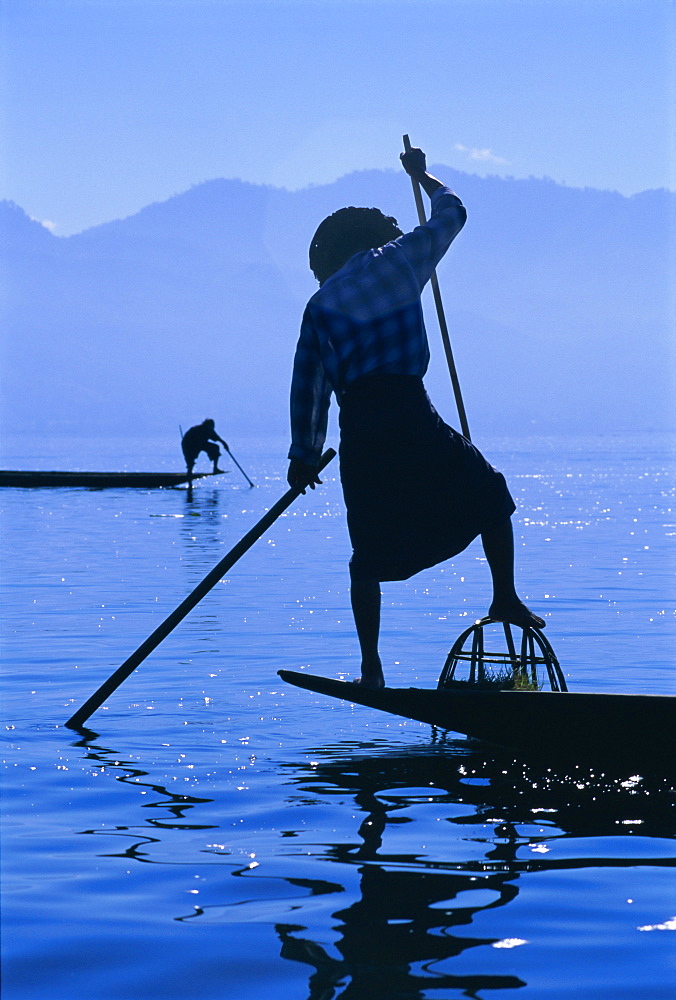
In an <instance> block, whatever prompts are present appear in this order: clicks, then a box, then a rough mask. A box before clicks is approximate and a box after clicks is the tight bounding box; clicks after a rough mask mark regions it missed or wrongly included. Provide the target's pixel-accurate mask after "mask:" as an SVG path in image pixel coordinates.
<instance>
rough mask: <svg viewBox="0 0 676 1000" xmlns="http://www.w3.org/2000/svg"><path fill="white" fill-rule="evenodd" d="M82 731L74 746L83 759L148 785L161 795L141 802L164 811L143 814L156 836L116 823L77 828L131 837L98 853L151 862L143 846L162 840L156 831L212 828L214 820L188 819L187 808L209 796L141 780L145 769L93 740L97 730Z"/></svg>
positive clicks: (143, 787)
mask: <svg viewBox="0 0 676 1000" xmlns="http://www.w3.org/2000/svg"><path fill="white" fill-rule="evenodd" d="M84 732H86V733H88V735H85V737H84V738H83V739H82V740H79V741H78V742H77V743H75V744H74V746H78V747H83V748H84V749H85V750H86V753H85V754H84V756H83V760H85V761H87V762H88V763H89V765H90V766H93V767H98V769H99V771H100V773H101V774H104V773H112V774H113V775H114V777H115V780H116V781H119V782H121V783H122V784H125V785H129V786H132V787H133V788H135V789H136V788H138V789H139V790H140V791H141V792H144V791H146V790H147V789H151V790H152V791H153V792H155V793H156V794H157V795H159V796H160V799H159V800H150V801H148V802H144V803H143V808H145V809H160V810H162V811H163V812H164V813H165V815H163V816H148V817H146V818H145V821H144V824H143V826H142V829H143V828H145V827H146V825H147V827H149V828H151V829H153V830H154V831H158V833H157V835H156V836H150V835H149V834H145V835H143V836H142V837H139V834H138V832H136V830H137V829H138V828H133V827H130V826H128V825H118V826H115V828H114V830H113V831H111V830H109V829H106V830H93V829H92V830H82V831H80V832H81V833H83V834H91V835H93V836H97V835H103V836H106V837H110V836H117V837H123V838H125V839H131V840H132V841H133V843H132V844H130V845H129V846H127V847H126V848H125V849H124V850H123V851H113V852H111V853H108V854H102V855H100V856H101V857H104V858H105V857H109V858H116V857H121V858H128V859H133V860H134V861H143V862H145V863H153V862H154V859H153V858H152V857H150V856H149V854H148V852H147V850H144V848H146V849H147V848H148V847H150V845H151V844H160V843H161V841H162V837H161V836H160V834H159V831H162V830H209V829H213V828H214V824H212V823H195V822H189V820H190V819H192V815H191V812H190V810H193V809H194V808H195V807H196V806H199V805H203V804H204V803H207V802H212V801H213V800H212V799H209V798H202V797H197V796H195V795H187V794H185V793H178V792H172V791H170V790H169V789H168V788H167V787H165V786H164V785H160V784H157V783H155V782H153V781H143V778H147V777H148V771H144V770H143V769H142V768H140V767H138V765H137V764H134V763H133V762H132V761H127V760H124V759H121V757H120V754H119V753H118V752H117V751H116V750H112V749H110V748H109V747H103V746H100V745H99V744H97V743H96V742H95V740H96V739H97V738H98V737H97V734H96V733H92V732H89V731H84ZM188 863H189V862H187V861H186V864H188Z"/></svg>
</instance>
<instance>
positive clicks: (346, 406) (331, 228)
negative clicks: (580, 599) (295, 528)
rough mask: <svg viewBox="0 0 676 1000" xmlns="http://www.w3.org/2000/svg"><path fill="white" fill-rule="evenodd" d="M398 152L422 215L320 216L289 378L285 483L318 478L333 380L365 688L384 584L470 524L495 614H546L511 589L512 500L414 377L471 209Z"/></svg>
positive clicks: (379, 675)
mask: <svg viewBox="0 0 676 1000" xmlns="http://www.w3.org/2000/svg"><path fill="white" fill-rule="evenodd" d="M401 162H402V165H403V167H404V170H405V171H406V172H407V173H408V174H409V176H411V177H412V178H413V179H414V180H416V181H418V182H419V183H420V185H421V186H422V188H423V190H424V191H425V193H426V194H427V195H428V196H429V198H430V201H431V218H430V219H429V221H428V222H426V223H425V224H424V225H421V226H418V227H417V228H416V229H414V230H413V231H412V232H410V233H407V234H406V235H404V234H403V233H402V232H401V230H400V229H399V227H398V226H397V222H396V220H395V219H393V218H392V217H391V216H386V215H383V214H382V212H380V211H379V209H377V208H342V209H340V210H339V211H337V212H335V213H334V214H333V215H331V216H329V217H328V218H326V219H325V220H324V221H323V222H322V223H321V225H320V226H319V228H318V229H317V232H316V233H315V235H314V237H313V239H312V243H311V245H310V268H311V270H312V271H313V273H314V275H315V277H316V278H317V280H318V281H319V286H320V287H319V290H318V291H317V292H315V294H314V295H313V296H312V298H311V299H310V301H309V302H308V304H307V306H306V309H305V313H304V316H303V321H302V324H301V330H300V337H299V339H298V345H297V347H296V354H295V359H294V367H293V378H292V384H291V437H292V443H291V448H290V450H289V459H290V463H289V470H288V481H289V484H290V485H291V486H300V485H309V486H310V487H311V488H312V489H314V488H315V483H320V482H321V480H320V479H319V478H318V475H317V467H318V462H319V458H320V455H321V452H322V447H323V445H324V439H325V436H326V426H327V418H328V409H329V403H330V397H331V393H332V392H333V393H335V395H336V399H337V401H338V404H339V406H340V477H341V482H342V487H343V496H344V498H345V505H346V507H347V524H348V530H349V534H350V541H351V543H352V549H353V552H352V558H351V559H350V578H351V588H350V594H351V601H352V611H353V614H354V620H355V625H356V629H357V636H358V639H359V645H360V649H361V656H362V661H361V676H360V677H359V678H358V679H357V683H361V684H364V685H366V686H368V687H382V686H384V683H385V682H384V677H383V670H382V664H381V660H380V655H379V651H378V637H379V631H380V603H381V593H380V584H381V582H383V581H385V580H406V579H408V578H409V577H410V576H413V575H414V574H415V573H418V572H419V571H420V570H422V569H425V568H427V567H430V566H434V565H436V564H437V563H439V562H442V561H443V560H445V559H450V558H452V557H453V556H455V555H457V554H458V553H459V552H462V551H463V549H465V548H466V547H467V546H468V545H469V544H470V542H471V541H472V540H473V539H474V538H476V537H477V536H478V535H481V540H482V543H483V547H484V552H485V554H486V559H487V561H488V565H489V567H490V571H491V576H492V582H493V598H492V603H491V605H490V607H489V610H488V614H489V615H490V617H491V618H493V619H495V620H497V621H505V622H511V623H512V624H514V625H519V626H535V627H537V628H542V627H543V626H544V624H545V622H544V621H543V620H542V618H540V617H538V616H537V615H535V614H533V612H531V611H530V610H529V609H528V608H527V607H526V605H525V604H524V603H523V602H522V601H521V600H520V598H519V597H518V595H517V592H516V589H515V585H514V540H513V534H512V524H511V520H510V518H511V515H512V513H513V512H514V510H515V504H514V501H513V499H512V497H511V495H510V493H509V490H508V488H507V484H506V482H505V479H504V476H503V475H502V474H501V473H500V472H497V471H496V470H495V469H494V468H493V467H492V466H490V465H489V464H488V462H487V461H486V460H485V459H484V457H483V456H482V455H481V453H480V452H479V451H478V450H477V449H476V448H475V447H474V445H472V444H471V443H470V442H469V441H468V440H467V438H465V437H463V436H462V435H461V434H459V433H458V432H457V431H455V430H453V429H452V428H451V427H449V426H448V425H447V424H445V423H444V422H443V421H442V419H441V417H440V416H439V415H438V413H437V412H436V410H435V409H434V407H433V406H432V404H431V402H430V400H429V398H428V396H427V393H426V392H425V388H424V386H423V380H422V379H423V375H424V374H425V372H426V370H427V365H428V362H429V348H428V343H427V335H426V332H425V327H424V323H423V314H422V305H421V301H420V295H421V292H422V289H423V287H424V285H425V284H426V283H427V281H428V280H429V278H430V277H431V275H432V272H433V271H434V269H435V267H436V266H437V264H438V263H439V261H440V260H441V258H442V257H443V256H444V254H445V253H446V251H447V250H448V247H449V246H450V244H451V242H452V241H453V239H454V238H455V237H456V236H457V234H458V233H459V232H460V230H461V229H462V227H463V225H464V223H465V219H466V214H467V213H466V212H465V209H464V207H463V205H462V202H461V201H460V199H459V198H458V197H457V196H456V195H455V194H454V193H453V192H452V191H451V190H450V189H449V188H447V187H445V186H444V185H443V184H442V182H441V181H439V180H437V179H436V178H435V177H433V176H432V175H431V174H429V173H428V172H427V164H426V157H425V154H424V153H423V151H422V150H421V149H411V150H410V151H408V152H406V153H402V154H401Z"/></svg>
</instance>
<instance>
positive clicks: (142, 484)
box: [0, 470, 225, 490]
mask: <svg viewBox="0 0 676 1000" xmlns="http://www.w3.org/2000/svg"><path fill="white" fill-rule="evenodd" d="M214 475H216V476H219V475H225V473H220V472H194V473H193V475H192V480H193V482H194V481H195V480H196V479H205V478H206V477H207V476H214ZM190 478H191V477H190V476H188V474H187V472H41V471H38V472H24V471H13V470H0V487H2V486H22V487H26V488H31V489H32V488H35V487H43V486H60V487H64V486H71V487H85V488H87V489H90V490H103V489H116V488H117V489H119V488H127V487H136V489H144V490H148V489H155V488H156V487H159V486H180V485H181V484H182V483H187V482H189V481H190Z"/></svg>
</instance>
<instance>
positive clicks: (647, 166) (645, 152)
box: [0, 0, 674, 235]
mask: <svg viewBox="0 0 676 1000" xmlns="http://www.w3.org/2000/svg"><path fill="white" fill-rule="evenodd" d="M0 18H1V20H2V28H3V35H2V84H3V96H2V106H1V110H2V135H3V137H4V138H3V148H2V153H1V157H2V158H1V161H0V165H1V168H2V170H1V176H0V197H2V198H9V199H11V200H13V201H15V202H17V203H18V204H19V205H21V207H22V208H24V209H25V210H26V211H27V212H28V213H29V214H30V215H31V216H33V217H35V218H37V219H40V220H41V221H43V222H45V224H47V225H48V226H49V227H50V228H52V229H53V231H54V232H56V233H58V234H63V235H66V234H69V233H72V232H77V231H80V230H81V229H84V228H86V227H88V226H91V225H95V224H97V223H99V222H103V221H106V220H109V219H113V218H120V217H124V216H126V215H129V214H132V213H133V212H135V211H138V209H140V208H142V207H143V206H144V205H146V204H148V203H150V202H152V201H158V200H162V199H164V198H167V197H170V196H171V195H173V194H176V193H178V192H180V191H183V190H185V189H187V188H189V187H190V186H191V185H192V184H196V183H199V182H201V181H204V180H209V179H212V178H214V177H239V178H243V179H245V180H249V181H253V182H256V183H270V184H275V185H279V186H286V187H290V188H298V187H303V186H305V185H308V184H312V183H315V184H318V183H326V182H330V181H331V180H334V179H335V178H336V177H338V176H340V175H342V174H344V173H347V172H349V171H352V170H358V169H364V168H370V167H379V168H383V167H393V168H397V156H398V153H399V150H400V148H401V135H402V132H408V133H410V135H411V139H412V141H413V142H414V144H416V145H421V146H423V147H424V148H426V150H427V151H428V154H429V157H430V160H431V161H432V162H435V163H445V164H448V165H450V166H453V167H456V168H458V169H461V170H467V171H470V172H472V173H479V174H486V173H496V174H502V175H510V176H514V177H528V176H535V177H542V176H547V177H551V178H552V179H553V180H555V181H558V182H561V183H565V184H569V185H572V186H575V187H585V186H587V187H596V188H604V189H614V190H618V191H620V192H622V193H623V194H633V193H635V192H637V191H641V190H645V189H647V188H654V187H664V186H673V184H674V177H673V170H671V172H670V161H671V155H670V149H669V128H668V99H669V91H670V85H671V84H673V79H674V72H673V51H674V31H673V5H672V4H671V3H670V0H241V2H240V0H2V4H1V6H0Z"/></svg>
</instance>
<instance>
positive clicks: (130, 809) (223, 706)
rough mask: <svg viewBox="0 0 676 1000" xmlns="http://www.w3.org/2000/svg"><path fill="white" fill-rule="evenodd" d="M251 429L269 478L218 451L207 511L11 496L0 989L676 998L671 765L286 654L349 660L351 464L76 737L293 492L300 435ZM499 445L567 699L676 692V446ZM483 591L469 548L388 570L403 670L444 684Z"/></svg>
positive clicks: (89, 494)
mask: <svg viewBox="0 0 676 1000" xmlns="http://www.w3.org/2000/svg"><path fill="white" fill-rule="evenodd" d="M230 443H231V444H232V447H233V449H234V454H235V456H236V457H237V458H238V460H239V461H240V463H241V464H242V465H243V467H244V468H245V470H246V471H247V473H248V474H249V476H250V477H251V478H252V479H253V480H254V481H255V482H256V484H257V486H256V488H255V489H249V488H248V486H247V484H246V481H245V480H244V479H243V477H242V476H241V474H240V473H239V472H238V471H237V469H236V468H235V467H234V466H232V464H231V463H230V464H228V461H227V459H226V460H224V461H225V463H226V464H225V467H226V468H230V469H231V470H232V471H231V472H230V473H229V475H227V476H223V477H221V478H220V479H217V480H206V481H203V482H201V483H199V484H198V485H196V487H195V489H194V493H193V497H192V500H190V499H189V498H188V494H187V492H186V491H185V490H179V489H173V490H153V491H144V490H105V491H89V490H84V489H59V490H19V489H5V490H2V491H0V505H1V512H2V576H3V606H4V627H3V701H2V713H3V737H4V739H3V752H2V761H3V800H2V802H3V820H4V835H3V865H4V886H3V889H4V892H3V895H4V906H3V919H4V934H3V950H4V990H3V994H2V996H3V1000H45V998H49V1000H62V998H63V1000H66V998H67V1000H117V998H125V1000H130V998H131V1000H145V998H159V1000H174V998H176V1000H178V998H180V1000H185V998H186V997H188V998H196V1000H212V998H213V1000H263V998H265V1000H269V998H270V997H274V998H276V1000H332V998H336V1000H337V998H341V1000H423V998H424V1000H428V998H429V1000H431V998H434V1000H450V998H466V997H470V998H480V1000H488V998H496V1000H498V998H502V997H508V996H512V995H517V994H518V996H519V997H524V998H526V1000H539V998H541V997H542V998H545V997H546V998H559V997H560V998H568V997H571V998H572V997H579V998H585V1000H586V998H593V1000H603V998H613V1000H629V998H631V1000H637V998H644V997H645V998H650V1000H662V998H665V1000H666V998H667V997H670V998H671V997H673V995H674V985H675V978H676V977H675V975H674V956H675V948H674V943H675V942H676V934H675V931H676V888H675V880H674V871H673V868H674V842H673V835H674V823H673V815H672V814H671V811H670V810H671V808H672V804H673V800H672V798H671V792H672V791H673V789H672V787H671V782H670V781H669V780H668V779H667V778H666V777H665V776H664V775H663V774H660V773H658V771H657V770H656V771H655V772H654V773H648V772H646V771H642V772H639V773H636V772H635V770H633V769H631V768H627V769H625V770H619V771H614V772H610V771H608V770H605V771H604V770H599V769H594V768H593V767H591V766H589V765H584V764H583V763H581V764H579V765H578V766H571V767H569V768H567V769H563V770H562V769H561V768H560V767H558V768H557V767H554V766H552V763H551V761H547V760H546V759H542V760H532V759H531V760H524V759H519V758H515V757H514V756H513V755H511V754H509V753H506V752H503V751H500V750H497V749H491V748H489V747H487V746H485V745H481V744H476V743H470V742H469V741H467V740H465V739H464V738H462V737H460V736H458V735H457V734H453V733H442V732H439V731H436V730H433V729H431V728H430V727H429V726H425V725H421V724H418V723H415V722H410V721H407V720H405V719H399V718H396V717H393V716H386V715H382V714H378V713H377V712H374V711H372V710H370V709H366V708H362V707H359V706H352V705H349V704H346V703H341V702H337V701H333V700H331V699H328V698H324V697H322V696H320V695H315V694H312V693H310V692H308V691H302V690H298V689H296V688H291V687H287V686H286V685H284V684H283V683H282V682H281V681H280V680H279V678H278V677H277V670H278V669H280V668H291V669H305V670H308V671H311V672H313V673H318V674H325V675H327V676H332V677H349V676H351V675H353V674H354V673H355V672H356V671H357V669H358V662H359V660H358V655H357V648H356V640H355V637H354V633H353V626H352V623H351V619H350V613H349V602H348V578H347V572H346V563H347V559H348V556H349V544H348V539H347V533H346V528H345V517H344V512H343V508H342V503H341V495H340V488H339V484H338V482H337V475H338V469H337V462H334V463H333V464H332V465H331V466H329V468H328V469H327V470H326V474H325V476H324V479H325V483H324V485H323V486H322V487H321V488H318V489H317V490H316V491H315V492H314V493H308V495H307V496H305V497H300V498H299V499H298V501H296V503H295V504H294V505H293V506H292V507H291V508H290V509H289V510H288V511H287V513H286V515H285V516H283V517H281V518H280V519H279V520H278V521H277V522H276V523H275V524H274V525H273V527H272V528H271V529H270V530H269V531H268V533H267V535H265V536H264V537H263V538H262V539H260V540H259V541H258V542H257V543H256V545H255V546H254V547H253V548H252V549H251V550H250V551H249V552H248V553H247V554H246V555H245V556H244V557H243V558H242V560H241V561H240V562H239V563H238V564H237V565H236V566H234V567H233V568H232V570H231V571H230V572H229V573H228V575H227V577H226V578H225V579H224V580H223V581H222V582H221V583H219V584H218V585H217V586H216V587H215V588H214V589H213V590H212V591H211V592H210V593H209V594H208V595H207V596H206V597H205V598H204V599H203V600H202V602H201V603H200V604H199V605H198V606H197V608H195V610H194V611H192V612H191V613H190V615H189V616H188V617H187V618H186V619H185V621H184V622H183V623H182V624H181V625H179V626H178V627H177V629H176V630H175V631H174V632H173V633H172V634H171V635H170V636H169V637H168V638H167V639H165V641H164V642H163V643H162V644H161V645H160V646H159V648H158V649H157V650H155V652H153V653H152V654H151V655H150V657H149V658H148V659H147V660H146V661H145V662H144V663H143V664H142V665H141V666H140V667H139V669H138V670H137V671H136V672H135V673H134V674H132V676H131V677H129V678H128V679H127V680H126V681H125V682H124V684H123V685H122V686H121V687H120V688H119V690H118V691H117V692H116V693H115V694H114V695H112V696H111V698H110V699H109V701H108V702H107V703H106V705H105V706H104V707H102V708H101V709H99V711H98V712H96V713H95V714H94V715H93V716H92V718H91V720H90V722H89V725H90V726H91V728H92V730H94V731H95V732H93V733H91V734H88V735H86V736H85V735H83V736H80V735H78V734H76V733H74V732H73V731H71V730H69V729H67V728H65V727H64V721H65V720H66V719H68V718H69V716H70V715H71V714H72V712H73V711H74V710H75V708H77V707H78V706H79V705H81V704H82V703H83V702H84V701H85V700H86V699H87V698H88V697H89V695H90V694H91V693H92V692H93V691H94V690H95V689H96V688H97V687H98V686H99V684H100V683H101V682H102V681H103V680H104V679H105V678H106V677H107V676H108V675H109V674H110V673H112V671H113V670H114V669H115V668H116V667H117V666H119V664H120V663H121V662H122V661H123V660H125V659H126V658H127V656H128V655H129V654H130V653H131V652H132V651H133V650H134V649H135V648H136V647H137V646H138V645H139V644H140V643H141V642H142V640H143V639H145V638H146V637H147V636H148V635H149V634H150V633H151V632H152V631H153V630H154V628H155V627H156V626H157V625H158V624H159V623H160V622H161V621H162V620H163V618H164V617H166V615H167V614H168V613H169V612H170V611H171V610H173V608H174V607H176V605H177V604H178V603H179V602H180V601H181V600H182V599H183V598H184V597H185V596H186V594H187V593H188V592H190V591H191V590H192V589H193V587H194V586H195V585H196V584H197V583H198V582H199V581H200V580H201V579H202V577H203V576H204V575H205V574H206V573H207V572H208V571H209V570H210V569H211V568H212V567H213V566H214V565H215V564H216V563H217V562H218V561H219V560H220V559H221V558H222V556H223V555H224V554H225V553H226V552H227V551H228V549H229V548H230V547H231V546H232V545H233V544H234V543H235V542H236V541H237V540H238V539H239V538H240V537H241V536H242V535H243V534H244V533H245V532H246V531H247V530H248V529H249V528H250V527H251V526H252V525H253V524H254V523H255V522H256V521H257V520H258V518H259V517H260V516H261V515H262V513H263V512H264V510H265V509H266V508H268V507H270V506H271V505H272V504H273V503H274V502H275V501H276V500H277V499H278V498H279V497H280V496H281V495H282V493H283V492H284V491H285V489H286V484H285V480H284V476H285V471H286V463H285V460H284V454H285V450H286V443H285V441H283V440H280V441H273V440H257V441H241V442H240V441H238V442H235V441H231V442H230ZM480 445H481V446H482V448H483V450H484V451H485V453H486V454H487V455H488V456H489V457H490V459H491V460H492V461H493V462H494V464H496V465H497V466H498V467H499V468H501V469H502V470H504V471H505V473H506V475H507V477H508V481H509V483H510V486H511V488H512V492H513V494H514V496H515V499H516V500H517V503H518V512H517V514H516V515H515V517H514V524H515V533H516V539H517V576H518V583H519V587H520V590H521V592H522V593H523V594H524V595H525V597H526V598H527V599H528V600H529V601H530V603H531V604H532V606H533V607H534V608H535V609H537V610H538V611H540V612H541V613H544V614H545V615H546V617H547V620H548V627H547V635H548V638H549V639H550V641H551V643H552V644H553V646H554V648H555V650H556V652H557V654H558V656H559V659H560V661H561V664H562V667H563V669H564V672H565V675H566V678H567V683H568V686H569V688H570V689H571V690H574V691H606V692H628V693H638V692H646V693H654V694H670V693H674V674H673V660H674V657H673V652H674V593H673V579H674V573H673V571H674V568H675V566H674V555H673V553H674V538H675V536H676V517H675V516H674V513H673V497H672V495H671V493H670V487H671V486H672V485H673V450H672V448H671V446H670V442H669V441H667V440H666V439H664V438H657V437H654V438H650V437H648V436H645V437H636V438H632V439H629V438H606V439H593V438H590V439H585V440H582V439H563V438H562V439H554V438H551V439H544V438H540V439H536V438H525V439H523V440H521V441H511V440H494V441H488V442H486V441H482V442H480ZM27 456H30V457H27ZM73 456H77V457H76V458H74V457H73ZM201 461H204V457H202V459H201ZM2 464H3V467H4V468H45V469H48V468H52V469H58V468H77V467H79V468H88V469H122V468H129V469H136V470H155V469H166V470H178V469H180V468H181V464H180V456H179V455H178V454H177V449H176V442H175V441H174V440H171V441H170V440H166V441H164V440H162V441H154V442H151V443H150V444H149V443H148V442H142V443H141V442H139V441H134V440H130V441H110V440H106V441H101V442H99V441H92V440H84V439H83V440H82V441H76V442H74V441H73V440H72V439H71V440H68V441H66V440H58V439H54V440H45V441H41V442H39V444H37V443H36V442H35V441H34V440H32V441H30V442H29V443H26V442H22V441H21V440H19V439H16V440H7V441H5V443H4V455H3V459H2ZM206 467H207V463H205V468H206ZM488 599H489V587H488V571H487V568H486V564H485V562H484V560H483V558H482V552H481V549H480V547H479V546H478V545H477V544H476V543H475V544H474V545H472V546H471V547H470V548H469V549H468V550H467V551H466V552H465V553H463V554H462V555H461V556H459V557H458V558H457V559H455V560H453V562H451V563H447V564H445V565H443V566H441V567H436V568H434V569H432V570H429V571H427V572H425V573H422V574H420V575H419V576H418V577H415V578H414V579H412V580H409V581H407V582H404V583H393V584H386V585H384V606H383V641H382V652H383V658H384V665H385V671H386V677H387V680H388V682H389V683H390V684H392V685H402V686H407V685H410V684H417V685H421V686H429V687H433V686H434V685H435V684H436V681H437V677H438V675H439V673H440V671H441V668H442V666H443V662H444V659H445V656H446V654H447V652H448V649H449V648H450V645H451V644H452V641H453V640H454V639H455V638H456V636H457V635H458V634H459V633H460V632H461V631H462V630H463V629H464V628H465V627H466V626H467V624H468V623H471V621H472V620H473V619H474V618H476V617H480V616H481V615H482V614H484V613H485V611H486V607H487V602H488Z"/></svg>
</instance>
